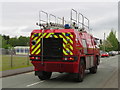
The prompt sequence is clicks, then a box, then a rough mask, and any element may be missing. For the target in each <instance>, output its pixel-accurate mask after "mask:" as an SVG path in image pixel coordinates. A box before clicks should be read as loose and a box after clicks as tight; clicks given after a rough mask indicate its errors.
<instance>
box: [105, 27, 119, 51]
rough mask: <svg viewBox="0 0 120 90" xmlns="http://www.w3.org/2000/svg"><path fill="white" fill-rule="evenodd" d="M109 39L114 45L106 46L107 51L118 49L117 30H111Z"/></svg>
mask: <svg viewBox="0 0 120 90" xmlns="http://www.w3.org/2000/svg"><path fill="white" fill-rule="evenodd" d="M107 41H108V42H110V44H111V45H112V47H107V48H106V49H107V51H112V50H115V51H116V50H118V40H117V38H116V31H113V29H112V30H111V32H110V33H109V35H108V37H107Z"/></svg>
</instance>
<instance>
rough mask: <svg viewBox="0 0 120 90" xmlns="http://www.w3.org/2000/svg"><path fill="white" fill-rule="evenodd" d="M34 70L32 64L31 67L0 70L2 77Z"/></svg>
mask: <svg viewBox="0 0 120 90" xmlns="http://www.w3.org/2000/svg"><path fill="white" fill-rule="evenodd" d="M33 70H34V68H33V66H31V67H25V68H19V69H13V70H6V71H0V77H5V76H11V75H16V74H20V73H24V72H29V71H33Z"/></svg>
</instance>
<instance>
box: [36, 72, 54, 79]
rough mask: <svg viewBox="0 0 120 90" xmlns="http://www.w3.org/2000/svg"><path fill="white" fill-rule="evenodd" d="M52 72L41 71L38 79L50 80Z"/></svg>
mask: <svg viewBox="0 0 120 90" xmlns="http://www.w3.org/2000/svg"><path fill="white" fill-rule="evenodd" d="M51 75H52V72H46V71H41V72H39V75H38V78H39V79H40V80H46V79H50V77H51Z"/></svg>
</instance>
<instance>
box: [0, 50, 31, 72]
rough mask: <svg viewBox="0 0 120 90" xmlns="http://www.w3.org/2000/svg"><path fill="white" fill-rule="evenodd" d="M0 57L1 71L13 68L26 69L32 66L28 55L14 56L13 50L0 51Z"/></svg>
mask: <svg viewBox="0 0 120 90" xmlns="http://www.w3.org/2000/svg"><path fill="white" fill-rule="evenodd" d="M0 56H1V57H2V60H1V63H2V70H9V69H15V68H22V67H28V66H31V65H32V64H31V63H30V60H29V52H28V54H25V55H24V54H22V55H20V54H16V53H15V50H14V49H0Z"/></svg>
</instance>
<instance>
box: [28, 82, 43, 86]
mask: <svg viewBox="0 0 120 90" xmlns="http://www.w3.org/2000/svg"><path fill="white" fill-rule="evenodd" d="M42 82H44V81H40V82H36V83H33V84H30V85H27V86H26V87H30V86H33V85H36V84H39V83H42Z"/></svg>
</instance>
